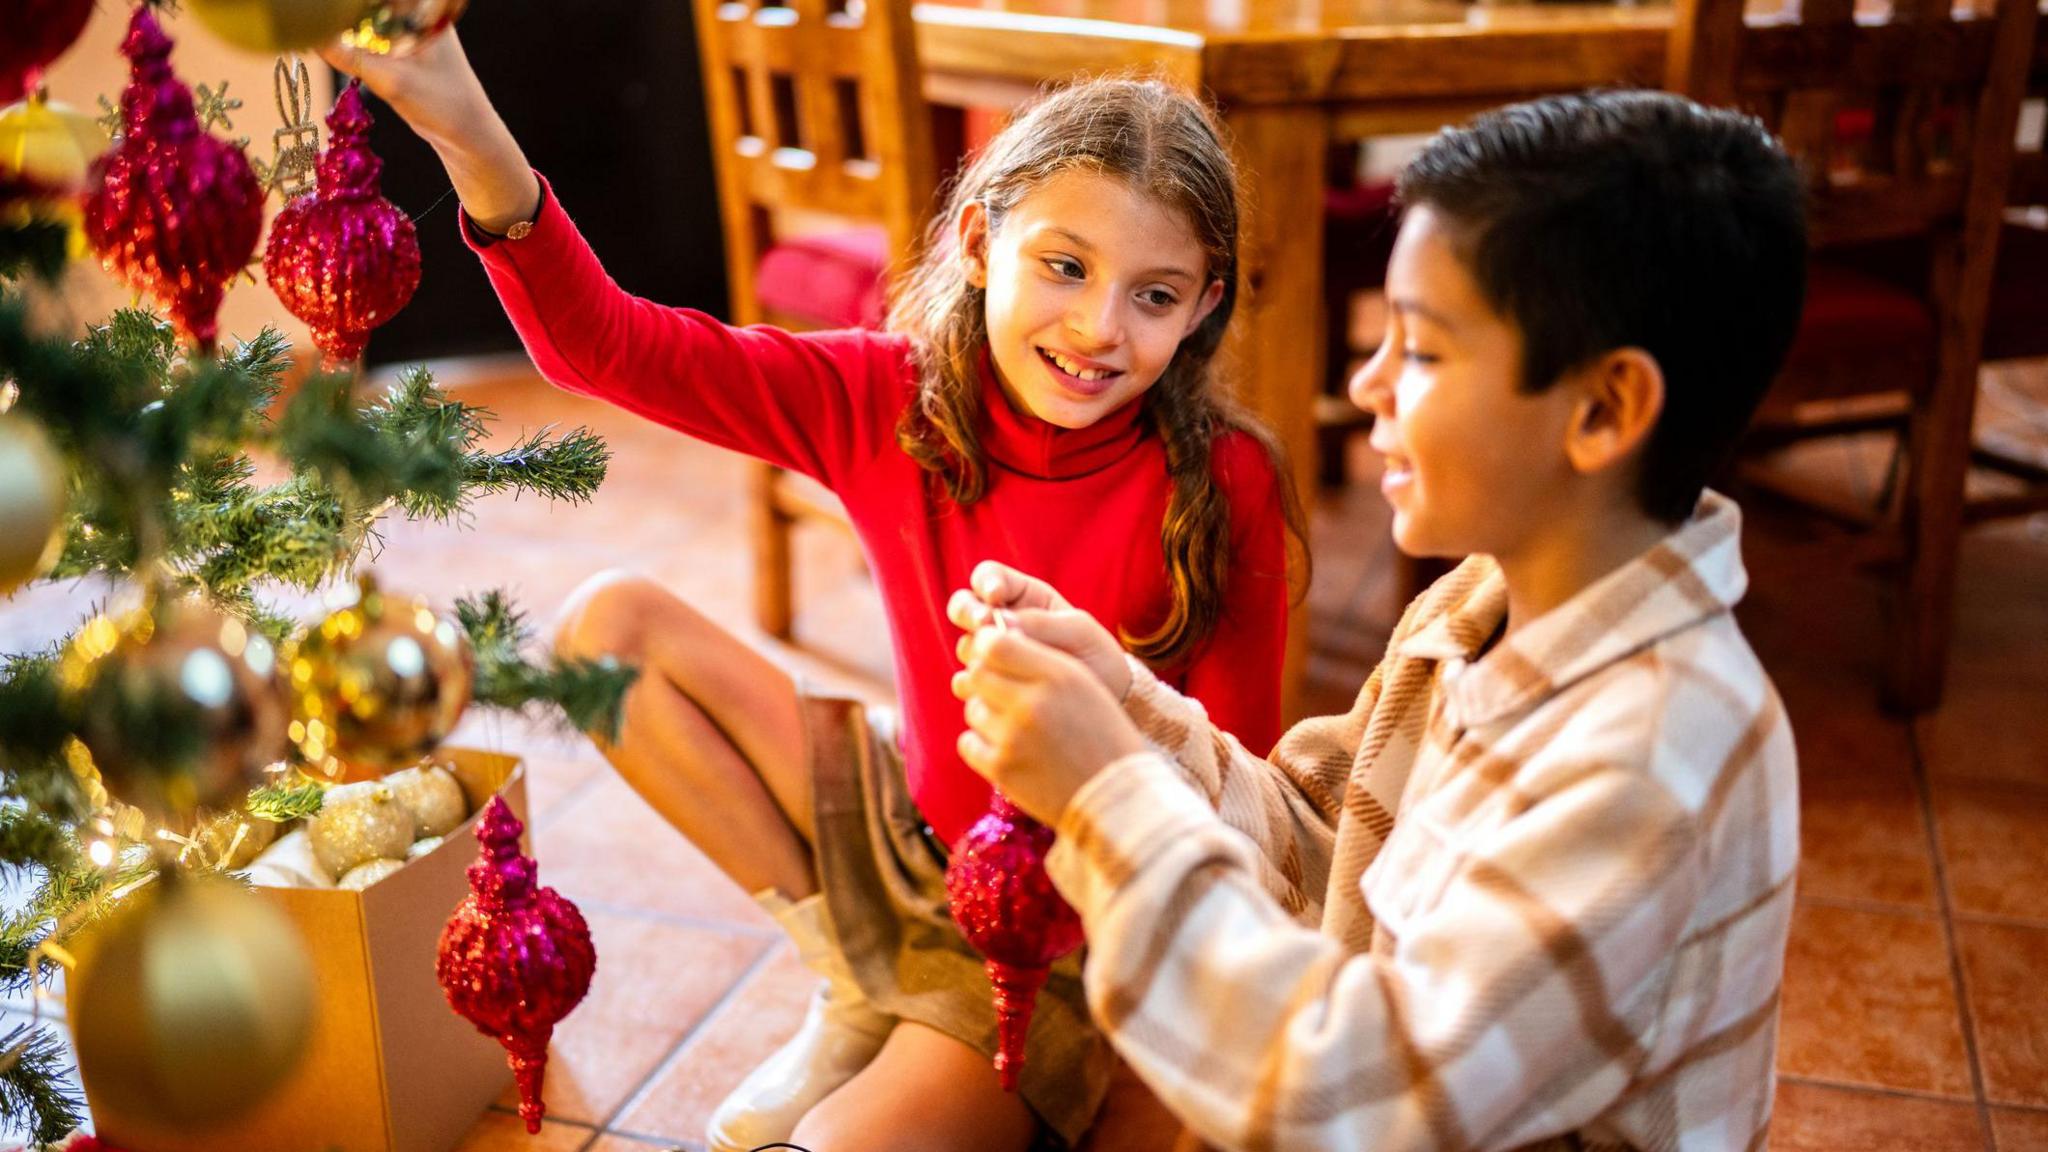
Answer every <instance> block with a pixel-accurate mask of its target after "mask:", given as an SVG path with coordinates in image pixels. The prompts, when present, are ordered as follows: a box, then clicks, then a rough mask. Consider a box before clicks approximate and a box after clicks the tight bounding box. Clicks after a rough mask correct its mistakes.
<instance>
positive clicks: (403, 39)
mask: <svg viewBox="0 0 2048 1152" xmlns="http://www.w3.org/2000/svg"><path fill="white" fill-rule="evenodd" d="M468 3H469V0H372V3H371V4H370V7H369V11H368V12H367V13H365V14H364V15H363V18H362V19H361V20H360V21H358V22H357V23H356V26H355V27H354V28H351V29H350V30H349V31H348V33H347V34H346V35H344V36H343V37H342V38H341V42H342V43H343V44H346V45H348V46H349V47H351V48H360V49H362V50H363V51H365V52H374V53H376V54H377V55H379V56H404V55H406V54H407V53H410V52H412V51H413V50H414V49H416V48H418V47H419V46H420V44H421V43H423V42H425V41H426V40H427V39H428V38H429V37H432V36H433V35H434V34H436V33H438V32H441V31H442V30H444V29H446V28H447V27H448V26H449V25H451V24H453V23H455V19H456V17H458V16H461V15H462V10H463V9H464V8H466V7H468Z"/></svg>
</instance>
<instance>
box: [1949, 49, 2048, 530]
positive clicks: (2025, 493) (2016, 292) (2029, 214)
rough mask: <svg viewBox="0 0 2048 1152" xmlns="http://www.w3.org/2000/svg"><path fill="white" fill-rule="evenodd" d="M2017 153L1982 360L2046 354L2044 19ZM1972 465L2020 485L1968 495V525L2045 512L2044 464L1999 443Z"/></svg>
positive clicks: (2047, 90) (1977, 451)
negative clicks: (1978, 495)
mask: <svg viewBox="0 0 2048 1152" xmlns="http://www.w3.org/2000/svg"><path fill="white" fill-rule="evenodd" d="M2022 112H2023V114H2022V116H2021V118H2020V121H2021V131H2020V137H2019V141H2018V151H2017V153H2016V154H2015V155H2014V157H2013V165H2012V179H2011V181H2010V182H2009V184H2008V186H2007V190H2006V214H2005V219H2004V221H2003V222H2002V224H2001V226H2000V228H1999V231H1998V267H1997V269H1996V271H1995V273H1994V274H1993V277H1992V281H1991V305H1990V308H1989V309H1988V311H1987V314H1986V317H1985V322H1984V359H1985V360H1986V361H1987V362H1988V361H1995V360H2030V359H2038V358H2042V357H2048V147H2044V145H2048V19H2043V20H2042V21H2041V22H2040V23H2039V24H2038V25H2037V27H2036V29H2035V43H2034V59H2033V66H2032V69H2031V71H2030V72H2029V75H2028V80H2027V94H2026V101H2025V103H2024V104H2022ZM1971 462H1972V463H1974V464H1976V465H1977V466H1979V467H1982V468H1988V469H1990V470H1992V471H1995V472H2000V473H2003V474H2004V475H2006V476H2009V477H2012V478H2013V479H2016V480H2018V481H2020V482H2021V484H2022V485H2023V486H2024V487H2023V489H2022V490H2021V491H2019V492H2016V493H2013V494H2010V495H2002V496H1991V497H1985V498H1982V499H1977V500H1971V501H1970V502H1969V503H1967V504H1966V505H1965V506H1964V512H1963V518H1964V520H1965V522H1967V523H1976V522H1978V521H1982V520H1991V519H1996V518H1999V517H2004V516H2015V515H2030V514H2033V513H2037V512H2048V468H2044V467H2043V466H2042V464H2041V462H2040V461H2038V460H2035V459H2028V458H2027V457H2026V456H2024V455H2022V454H2020V453H2018V452H2015V451H2012V450H2010V449H2008V448H2005V447H2003V446H2000V445H1995V444H1988V443H1984V442H1982V441H1980V442H1978V443H1977V444H1976V445H1975V447H1974V449H1973V450H1972V452H1971Z"/></svg>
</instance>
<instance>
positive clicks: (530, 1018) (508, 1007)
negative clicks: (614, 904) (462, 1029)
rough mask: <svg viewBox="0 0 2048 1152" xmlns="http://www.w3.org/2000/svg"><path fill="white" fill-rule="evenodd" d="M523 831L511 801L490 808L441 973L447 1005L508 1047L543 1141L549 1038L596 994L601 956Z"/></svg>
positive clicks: (522, 1113)
mask: <svg viewBox="0 0 2048 1152" xmlns="http://www.w3.org/2000/svg"><path fill="white" fill-rule="evenodd" d="M524 829H525V825H523V824H521V823H520V822H519V818H518V817H517V816H514V815H512V809H511V807H510V806H509V805H507V804H506V803H505V800H504V798H503V797H500V796H494V797H492V798H491V802H490V803H489V804H487V805H485V806H484V814H483V818H482V819H481V820H479V821H478V822H477V829H476V838H477V840H478V842H479V843H481V844H482V845H483V851H482V852H480V853H479V854H478V855H477V860H476V863H474V864H471V865H470V866H469V895H468V896H466V897H464V898H463V901H462V903H461V905H460V906H458V907H457V908H456V909H455V915H453V916H451V917H449V918H448V926H447V927H446V928H443V929H442V930H441V946H440V956H439V959H437V960H436V961H435V964H434V975H435V976H436V977H438V978H439V979H440V981H441V990H442V991H444V992H446V993H447V994H448V1006H449V1007H450V1008H453V1009H455V1011H456V1013H457V1014H458V1015H460V1016H461V1017H463V1018H464V1019H466V1020H468V1021H469V1022H470V1023H472V1024H474V1025H476V1029H477V1031H479V1032H482V1033H483V1034H484V1035H486V1036H489V1037H491V1038H492V1039H494V1040H496V1041H497V1042H498V1043H500V1044H503V1045H504V1046H505V1051H506V1053H507V1057H506V1062H507V1063H509V1064H510V1065H512V1072H513V1074H514V1075H515V1076H516V1077H517V1078H518V1080H519V1117H520V1119H522V1120H524V1121H526V1130H527V1131H528V1132H529V1133H538V1132H539V1131H540V1121H541V1117H542V1116H545V1115H546V1114H547V1106H546V1105H545V1104H543V1103H542V1102H541V1082H542V1080H543V1079H544V1078H545V1077H546V1076H547V1068H548V1038H549V1037H551V1036H553V1035H554V1031H555V1025H556V1024H557V1023H559V1022H560V1021H561V1019H562V1017H564V1016H567V1015H568V1014H569V1012H570V1010H571V1009H573V1008H575V1007H576V1005H577V1004H578V1003H580V1002H581V1001H582V1000H583V994H584V993H586V992H588V991H590V977H591V975H592V974H593V973H595V972H596V971H597V950H596V949H594V948H592V947H591V944H590V926H589V925H587V924H585V923H584V922H583V914H582V913H581V912H578V911H577V910H576V905H574V904H572V903H570V902H569V901H568V900H566V899H564V898H563V897H562V896H560V895H558V894H556V892H555V890H554V889H553V888H540V887H537V886H536V884H535V879H534V877H535V873H536V872H538V871H539V866H538V865H536V864H535V863H534V862H533V858H532V857H530V856H525V855H522V854H521V853H520V851H519V833H520V832H521V831H523V830H524Z"/></svg>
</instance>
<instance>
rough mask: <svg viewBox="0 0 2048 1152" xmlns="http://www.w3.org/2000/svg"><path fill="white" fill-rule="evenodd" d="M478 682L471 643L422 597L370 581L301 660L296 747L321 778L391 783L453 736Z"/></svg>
mask: <svg viewBox="0 0 2048 1152" xmlns="http://www.w3.org/2000/svg"><path fill="white" fill-rule="evenodd" d="M475 676H476V669H475V662H474V657H472V656H471V654H470V651H469V637H467V636H466V635H464V634H463V631H462V629H461V628H460V627H458V626H457V625H456V624H455V622H454V621H453V620H449V619H447V618H446V617H443V616H439V615H436V614H435V613H434V611H433V609H431V608H429V607H428V606H427V602H426V600H425V599H423V598H419V597H405V596H393V595H390V594H388V593H385V592H383V591H380V590H379V589H378V588H377V585H376V582H375V581H373V580H371V579H370V578H369V577H367V576H365V577H363V578H362V580H360V581H359V582H358V583H357V584H356V585H355V587H354V588H352V589H347V590H345V591H344V592H343V594H342V596H341V598H340V603H339V604H338V605H337V606H336V607H335V609H334V611H332V612H331V613H329V615H328V616H327V618H326V619H324V620H322V621H320V623H319V624H318V625H317V626H315V627H314V628H313V629H312V630H311V631H309V632H308V633H307V634H306V636H305V638H304V639H302V640H301V641H300V642H299V644H298V648H297V650H296V651H295V652H294V653H293V655H292V658H291V675H290V688H291V693H292V725H291V738H292V740H293V741H294V742H295V743H297V744H298V747H299V752H300V754H301V755H302V756H303V757H304V758H305V759H306V761H307V763H308V764H310V765H312V766H313V769H314V770H315V771H320V772H326V773H327V774H328V775H332V776H339V777H341V778H344V779H351V780H360V779H367V778H370V777H375V776H381V775H383V774H384V773H387V772H390V771H392V770H393V769H396V768H402V767H405V766H407V765H409V764H412V763H414V762H415V761H417V760H418V759H419V758H420V757H421V756H424V755H426V754H427V753H428V752H430V751H432V750H433V749H434V747H435V746H436V745H438V744H439V743H440V742H441V740H442V738H443V737H445V736H447V735H448V732H449V730H450V729H452V728H454V727H455V722H456V721H457V720H458V719H460V718H461V716H462V710H463V709H464V708H466V707H468V706H469V693H470V687H471V685H472V682H473V681H474V679H475Z"/></svg>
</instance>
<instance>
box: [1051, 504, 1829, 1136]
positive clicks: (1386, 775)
mask: <svg viewBox="0 0 2048 1152" xmlns="http://www.w3.org/2000/svg"><path fill="white" fill-rule="evenodd" d="M1740 535H1741V518H1740V513H1739V512H1738V511H1737V509H1736V507H1735V505H1734V504H1733V503H1731V502H1730V501H1728V500H1727V499H1725V498H1723V497H1721V496H1718V495H1716V494H1714V493H1711V492H1710V493H1707V494H1706V495H1705V496H1704V497H1703V498H1702V500H1701V503H1700V506H1699V509H1698V510H1697V511H1696V512H1695V514H1694V516H1693V518H1692V519H1691V520H1690V521H1688V522H1687V523H1686V524H1685V525H1684V526H1683V527H1681V528H1680V529H1678V530H1677V531H1675V532H1674V533H1673V534H1672V535H1670V536H1668V537H1666V538H1665V539H1664V541H1662V542H1661V543H1660V544H1658V545H1657V546H1656V547H1654V548H1652V549H1651V550H1650V551H1648V552H1646V553H1644V554H1643V555H1642V556H1640V557H1638V558H1636V559H1635V560H1633V561H1631V562H1630V563H1629V564H1627V565H1625V566H1624V567H1623V568H1621V569H1619V570H1617V571H1615V572H1613V573H1611V574H1609V575H1608V576H1606V577H1604V578H1603V579H1601V580H1600V581H1598V582H1597V583H1595V584H1594V585H1593V586H1592V587H1590V588H1588V589H1586V590H1585V591H1583V592H1581V593H1580V594H1579V595H1578V596H1576V597H1574V598H1573V599H1572V600H1571V601H1570V602H1568V603H1567V604H1565V605H1563V606H1561V607H1560V608H1558V609H1556V610H1555V611H1553V612H1550V613H1548V614H1546V615H1545V616H1543V617H1541V618H1540V619H1538V620H1535V621H1533V622H1531V623H1530V624H1528V625H1527V626H1526V627H1523V628H1520V629H1519V630H1517V631H1516V632H1515V633H1514V634H1512V635H1510V636H1508V637H1506V638H1505V639H1503V640H1501V641H1500V642H1499V643H1498V644H1494V645H1493V646H1492V648H1491V650H1487V651H1484V654H1483V655H1480V653H1481V652H1482V650H1485V649H1486V647H1487V644H1488V641H1489V640H1491V639H1492V638H1493V637H1494V635H1495V634H1496V632H1497V631H1498V630H1499V629H1500V627H1501V625H1502V624H1503V621H1504V619H1505V616H1506V611H1507V593H1506V587H1505V584H1504V583H1503V580H1502V577H1501V574H1500V570H1499V568H1498V567H1497V566H1496V565H1494V564H1493V563H1492V562H1491V561H1489V560H1485V559H1479V558H1475V559H1473V560H1468V561H1467V562H1466V563H1465V564H1463V565H1461V566H1460V567H1459V568H1458V569H1457V570H1456V571H1454V572H1452V573H1451V574H1450V575H1449V576H1446V577H1445V578H1444V579H1443V580H1441V581H1439V582H1438V583H1437V584H1436V585H1435V586H1433V587H1432V588H1431V589H1430V590H1429V591H1428V592H1426V593H1425V594H1424V595H1423V596H1422V597H1420V598H1419V599H1418V600H1417V601H1416V603H1415V604H1414V605H1412V606H1411V607H1410V608H1409V610H1408V612H1407V614H1406V615H1405V616H1404V617H1403V619H1402V621H1401V623H1400V625H1399V626H1398V627H1397V628H1396V629H1395V632H1394V637H1393V640H1392V641H1391V642H1390V644H1389V646H1388V655H1387V658H1386V659H1385V660H1384V661H1383V662H1382V663H1381V664H1380V666H1379V667H1378V668H1377V669H1376V670H1375V671H1374V672H1373V674H1372V677H1371V679H1369V680H1368V681H1367V682H1366V685H1365V687H1364V688H1363V689H1362V690H1361V691H1360V693H1359V697H1358V701H1357V703H1356V704H1355V705H1354V706H1353V708H1352V710H1351V711H1350V712H1349V713H1348V714H1346V715H1344V716H1338V717H1324V718H1320V719H1314V720H1309V721H1305V722H1303V723H1302V724H1299V725H1297V726H1296V727H1295V728H1294V729H1292V730H1291V731H1290V732H1288V733H1287V735H1286V736H1285V737H1284V738H1282V740H1281V741H1280V743H1279V745H1278V746H1277V747H1276V748H1275V749H1274V751H1273V753H1272V756H1271V758H1270V759H1260V758H1259V757H1257V756H1253V755H1251V754H1250V753H1249V752H1247V751H1246V750H1245V749H1244V748H1243V747H1242V746H1240V745H1239V744H1237V742H1236V741H1235V740H1233V739H1231V738H1230V737H1228V736H1226V735H1224V734H1222V733H1220V732H1218V731H1217V730H1216V729H1215V728H1213V727H1211V726H1210V725H1209V724H1208V722H1207V720H1206V718H1205V717H1204V716H1203V714H1202V711H1201V709H1200V706H1199V705H1197V704H1195V703H1193V702H1191V701H1189V700H1186V699H1185V698H1183V697H1181V696H1179V695H1178V694H1176V693H1174V692H1173V691H1172V690H1170V689H1167V688H1165V687H1163V686H1162V685H1160V684H1159V682H1158V681H1157V680H1155V679H1153V678H1152V677H1150V676H1149V675H1146V674H1144V673H1143V671H1142V668H1139V669H1138V671H1137V675H1136V679H1135V680H1134V682H1133V687H1132V690H1131V692H1130V694H1129V696H1128V697H1127V698H1126V702H1125V706H1126V709H1127V711H1128V712H1129V713H1130V715H1131V716H1132V718H1133V719H1134V720H1136V721H1137V723H1138V725H1139V727H1140V728H1141V730H1143V731H1144V732H1145V734H1146V736H1147V737H1148V738H1149V739H1150V740H1151V741H1152V742H1153V744H1154V745H1155V746H1156V747H1157V748H1158V749H1159V750H1160V751H1158V752H1148V753H1145V754H1143V755H1138V756H1132V757H1127V758H1125V759H1123V760H1120V761H1117V762H1116V763H1114V764H1112V765H1110V766H1109V767H1108V768H1107V769H1105V770H1104V771H1103V772H1102V773H1100V774H1099V775H1098V776H1096V777H1095V778H1094V779H1093V780H1091V781H1090V782H1089V783H1088V784H1087V785H1086V786H1085V787H1084V788H1083V789H1082V790H1081V791H1080V792H1078V793H1076V795H1075V797H1074V799H1073V801H1072V803H1071V804H1070V805H1069V806H1068V808H1067V810H1066V812H1065V814H1064V815H1063V817H1062V818H1061V820H1060V822H1059V827H1058V832H1059V842H1058V844H1057V845H1056V846H1055V848H1054V850H1053V852H1052V855H1051V859H1050V866H1051V869H1052V874H1053V877H1054V879H1055V881H1056V882H1057V883H1058V884H1059V887H1060V889H1061V891H1062V892H1064V893H1065V894H1066V896H1067V897H1068V899H1069V900H1071V901H1072V902H1073V904H1074V906H1075V907H1076V908H1077V909H1078V910H1079V911H1080V912H1081V915H1082V917H1083V919H1084V921H1085V922H1086V925H1087V930H1088V945H1089V958H1088V966H1087V986H1088V994H1089V1002H1090V1005H1091V1007H1092V1008H1093V1009H1094V1011H1095V1013H1096V1015H1097V1018H1098V1020H1099V1022H1100V1023H1101V1024H1102V1025H1103V1027H1104V1028H1105V1029H1106V1030H1107V1031H1108V1033H1109V1035H1110V1037H1111V1039H1112V1040H1113V1041H1114V1043H1115V1045H1116V1047H1117V1049H1118V1050H1119V1051H1120V1052H1121V1053H1122V1054H1123V1056H1124V1058H1125V1059H1126V1060H1128V1061H1129V1062H1130V1063H1131V1064H1132V1065H1133V1066H1134V1067H1135V1068H1136V1069H1137V1070H1138V1072H1139V1074H1140V1075H1141V1076H1142V1077H1143V1078H1144V1079H1145V1080H1146V1082H1147V1083H1148V1084H1149V1085H1150V1086H1151V1087H1152V1088H1153V1090H1154V1091H1155V1092H1156V1093H1158V1095H1159V1097H1160V1099H1161V1100H1162V1101H1164V1102H1165V1103H1166V1104H1167V1106H1168V1107H1170V1108H1171V1109H1173V1111H1174V1112H1175V1113H1176V1114H1178V1115H1179V1116H1180V1117H1181V1119H1182V1120H1183V1121H1184V1122H1186V1123H1187V1124H1188V1126H1189V1127H1190V1128H1191V1129H1192V1130H1193V1131H1194V1132H1195V1133H1196V1134H1198V1135H1199V1136H1201V1137H1202V1138H1204V1139H1206V1140H1208V1141H1211V1142H1213V1143H1216V1144H1218V1145H1221V1146H1224V1147H1228V1148H1244V1149H1287V1150H1290V1152H1291V1150H1294V1149H1310V1148H1327V1149H1373V1150H1375V1152H1390V1150H1394V1149H1409V1148H1416V1149H1452V1148H1460V1149H1463V1148H1471V1149H1514V1148H1525V1147H1531V1146H1536V1147H1555V1148H1599V1149H1604V1148H1641V1149H1715V1150H1719V1149H1749V1148H1758V1147H1761V1146H1762V1144H1763V1141H1764V1132H1765V1128H1766V1126H1767V1124H1768V1121H1769V1118H1770V1106H1771V1091H1772V1059H1773V1054H1774V1049H1775V1047H1776V1037H1777V1015H1778V986H1779V979H1780V975H1781V973H1782V969H1783V964H1784V951H1785V939H1786V932H1787V929H1788V926H1789V922H1790V918H1791V912H1792V876H1793V870H1794V866H1795V864H1796V863H1797V859H1798V846H1799V831H1798V807H1799V806H1798V785H1797V771H1796V766H1795V760H1794V755H1793V748H1792V734H1791V731H1790V729H1789V727H1788V725H1787V723H1786V719H1785V713H1784V709H1783V707H1782V705H1781V703H1780V702H1779V699H1778V696H1777V693H1776V691H1775V690H1774V689H1773V688H1772V686H1771V684H1770V681H1769V679H1768V678H1767V677H1766V676H1765V674H1764V671H1763V669H1762V667H1761V666H1760V665H1759V664H1758V662H1757V660H1756V657H1755V654H1754V653H1752V652H1751V651H1750V648H1749V645H1748V644H1747V643H1746V642H1745V641H1744V639H1743V637H1742V634H1741V632H1740V630H1739V629H1738V628H1737V626H1736V623H1735V620H1734V618H1733V616H1732V615H1731V613H1730V609H1731V608H1732V606H1733V605H1734V604H1735V602H1736V601H1737V600H1738V599H1739V598H1740V597H1741V595H1742V592H1743V589H1744V587H1745V584H1746V577H1745V575H1744V572H1743V568H1742V561H1741V556H1740ZM1475 657H1476V658H1475ZM1162 753H1163V754H1162ZM1219 812H1221V813H1223V815H1222V816H1221V817H1219V816H1218V813H1219ZM1333 828H1334V839H1333V837H1332V829H1333ZM1304 918H1305V919H1308V920H1309V922H1311V923H1313V922H1315V920H1316V919H1319V920H1320V923H1321V931H1315V930H1312V929H1309V928H1306V927H1303V926H1302V924H1301V923H1300V922H1299V920H1301V919H1304Z"/></svg>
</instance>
